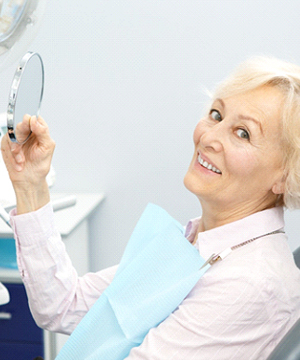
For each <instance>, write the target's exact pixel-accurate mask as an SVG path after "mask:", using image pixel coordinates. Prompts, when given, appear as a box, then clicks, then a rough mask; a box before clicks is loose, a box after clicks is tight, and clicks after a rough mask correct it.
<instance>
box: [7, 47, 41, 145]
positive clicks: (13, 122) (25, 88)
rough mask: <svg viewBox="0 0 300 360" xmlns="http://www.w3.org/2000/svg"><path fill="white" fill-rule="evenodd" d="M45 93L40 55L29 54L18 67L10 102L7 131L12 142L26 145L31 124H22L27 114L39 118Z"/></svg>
mask: <svg viewBox="0 0 300 360" xmlns="http://www.w3.org/2000/svg"><path fill="white" fill-rule="evenodd" d="M43 92H44V65H43V61H42V58H41V56H40V55H39V54H37V53H33V52H28V53H26V54H25V56H24V57H23V58H22V59H21V61H20V64H19V65H18V67H17V70H16V72H15V76H14V78H13V82H12V85H11V90H10V94H9V100H8V108H7V131H8V135H9V138H10V140H11V141H12V142H16V143H18V144H24V143H25V142H26V141H27V140H28V138H29V136H30V134H31V130H30V126H29V124H27V125H26V124H22V121H23V117H24V115H25V114H29V115H31V116H34V115H35V116H36V117H38V116H39V113H40V107H41V103H42V98H43Z"/></svg>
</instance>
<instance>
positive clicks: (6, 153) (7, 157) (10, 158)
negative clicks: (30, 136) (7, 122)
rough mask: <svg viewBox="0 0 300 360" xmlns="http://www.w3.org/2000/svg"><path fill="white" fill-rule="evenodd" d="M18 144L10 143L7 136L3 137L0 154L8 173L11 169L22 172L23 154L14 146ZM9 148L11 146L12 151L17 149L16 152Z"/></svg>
mask: <svg viewBox="0 0 300 360" xmlns="http://www.w3.org/2000/svg"><path fill="white" fill-rule="evenodd" d="M14 145H18V144H14V143H12V142H11V141H10V139H9V136H8V134H6V135H5V136H3V138H2V141H1V152H2V156H3V160H4V162H5V165H6V167H7V170H8V171H10V170H12V168H13V169H14V170H16V171H18V172H19V171H22V169H23V166H22V163H23V162H24V160H23V156H24V155H23V153H22V150H21V148H20V146H17V147H16V146H14ZM11 146H13V148H14V149H17V148H18V149H19V150H18V151H17V152H16V151H14V150H12V149H11Z"/></svg>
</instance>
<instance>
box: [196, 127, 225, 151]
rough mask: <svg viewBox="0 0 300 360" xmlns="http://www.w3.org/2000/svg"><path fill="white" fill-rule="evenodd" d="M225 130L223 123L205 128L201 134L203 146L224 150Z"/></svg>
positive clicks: (212, 149)
mask: <svg viewBox="0 0 300 360" xmlns="http://www.w3.org/2000/svg"><path fill="white" fill-rule="evenodd" d="M224 136H225V131H224V128H223V126H221V123H218V124H215V125H214V126H213V127H210V128H205V129H203V131H202V132H201V134H200V138H199V142H200V145H201V146H202V148H204V149H206V150H210V151H215V152H219V151H222V150H223V145H224Z"/></svg>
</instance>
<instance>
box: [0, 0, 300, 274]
mask: <svg viewBox="0 0 300 360" xmlns="http://www.w3.org/2000/svg"><path fill="white" fill-rule="evenodd" d="M299 14H300V2H298V1H297V0H286V1H284V2H283V1H282V0H280V1H277V0H267V1H262V0H261V1H256V0H248V1H247V0H245V1H243V0H198V1H196V0H194V1H192V0H180V1H176V0H175V1H172V0H151V1H146V0H136V1H134V0H126V1H121V0H120V1H113V0H110V1H103V0H102V1H100V0H85V1H82V0H81V1H79V0H64V1H49V2H48V4H47V9H46V12H45V15H44V19H43V24H42V25H41V28H40V29H39V32H38V34H37V36H36V38H35V39H34V41H33V42H32V43H31V44H30V46H29V49H28V50H31V51H35V52H38V53H40V54H41V56H42V57H43V61H44V66H45V71H46V74H45V92H44V99H43V104H42V111H41V114H42V116H43V117H44V118H45V120H46V121H47V122H48V124H49V127H50V133H51V136H52V137H53V139H54V140H55V141H56V149H55V153H54V158H53V166H54V169H55V172H56V181H55V184H54V186H53V188H52V191H55V192H61V193H68V194H69V193H71V194H76V193H104V195H105V200H104V202H102V203H101V204H100V206H99V208H98V209H97V210H96V211H95V213H94V214H93V216H92V218H91V220H90V270H92V271H97V270H100V269H102V268H105V267H108V266H111V265H115V264H117V263H118V262H119V261H120V258H121V256H122V253H123V250H124V248H125V246H126V243H127V241H128V239H129V237H130V235H131V232H132V230H133V229H134V226H135V224H136V222H137V221H138V219H139V217H140V215H141V213H142V212H143V210H144V208H145V207H146V205H147V203H148V202H153V203H156V204H158V205H160V206H162V207H163V208H165V209H166V210H167V211H168V212H169V213H170V214H171V215H172V216H174V217H175V218H176V219H177V220H179V221H180V222H181V223H182V224H184V225H185V224H186V222H187V221H188V220H189V219H190V218H193V217H197V216H199V215H201V210H200V206H199V203H198V200H197V199H196V197H195V196H194V195H193V194H191V193H189V192H188V191H187V190H186V189H185V187H184V185H183V177H184V175H185V172H186V170H187V168H188V166H189V164H190V161H191V158H192V155H193V151H194V147H193V141H192V133H193V130H194V127H195V126H196V124H197V122H198V120H199V119H200V117H201V116H202V114H203V111H204V109H205V105H206V103H207V101H208V100H209V98H208V96H207V94H206V91H205V89H209V90H211V89H213V88H214V86H215V85H216V84H217V83H218V82H219V81H220V80H222V79H223V78H224V77H225V76H226V75H228V73H229V72H230V71H231V70H232V69H233V68H234V67H235V66H236V65H237V64H238V63H240V62H241V61H243V60H245V59H246V58H248V57H249V56H252V55H260V54H262V55H271V56H276V57H279V58H282V59H285V60H289V61H292V62H295V63H297V64H300V46H299V44H300V23H299ZM16 66H17V62H16V64H14V65H11V66H10V67H9V68H7V69H6V70H5V71H3V72H2V73H1V74H0V77H1V86H0V112H5V111H6V109H7V100H8V93H9V89H10V85H11V79H12V77H13V74H14V72H15V69H16ZM266 156H268V154H266ZM236 196H239V194H236ZM286 224H287V226H286V231H287V233H288V235H289V237H290V238H289V244H290V247H291V249H292V250H294V249H295V248H297V247H298V246H299V245H300V236H299V230H300V225H299V224H300V211H293V212H287V213H286ZM78 251H80V249H78Z"/></svg>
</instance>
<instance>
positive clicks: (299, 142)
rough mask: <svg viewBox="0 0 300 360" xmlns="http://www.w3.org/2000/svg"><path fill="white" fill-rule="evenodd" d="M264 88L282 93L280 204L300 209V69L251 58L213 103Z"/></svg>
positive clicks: (224, 83) (223, 84)
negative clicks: (266, 86)
mask: <svg viewBox="0 0 300 360" xmlns="http://www.w3.org/2000/svg"><path fill="white" fill-rule="evenodd" d="M263 85H268V86H274V87H276V88H278V89H280V90H281V91H282V94H283V96H284V105H283V108H282V134H283V139H282V140H283V162H284V168H285V172H284V177H285V191H284V194H283V196H282V195H281V196H280V198H279V199H278V200H279V201H278V203H279V204H282V205H284V206H285V207H286V208H288V209H296V208H300V67H299V66H297V65H294V64H292V63H289V62H285V61H282V60H279V59H276V58H273V57H265V56H259V57H254V58H251V59H249V60H247V61H245V62H244V63H242V64H241V65H239V66H238V67H237V69H236V70H235V71H234V72H233V73H232V74H231V75H230V76H229V77H228V78H226V79H225V80H224V81H222V82H221V83H220V84H219V85H218V86H217V88H216V90H215V92H214V94H213V100H215V99H216V98H226V97H229V96H234V95H237V94H241V93H243V92H246V91H249V90H253V89H255V88H258V87H260V86H263Z"/></svg>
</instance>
